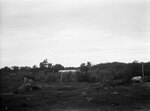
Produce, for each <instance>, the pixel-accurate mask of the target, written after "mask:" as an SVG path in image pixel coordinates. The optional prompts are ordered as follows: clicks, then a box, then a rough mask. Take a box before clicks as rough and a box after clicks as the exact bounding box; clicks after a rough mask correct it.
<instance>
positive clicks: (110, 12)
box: [0, 0, 150, 67]
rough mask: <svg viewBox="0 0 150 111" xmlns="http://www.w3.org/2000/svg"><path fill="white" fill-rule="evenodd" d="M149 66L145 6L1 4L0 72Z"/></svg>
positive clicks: (142, 2)
mask: <svg viewBox="0 0 150 111" xmlns="http://www.w3.org/2000/svg"><path fill="white" fill-rule="evenodd" d="M46 58H47V59H48V62H49V63H53V64H57V63H59V64H62V65H63V66H66V67H68V66H75V67H76V66H80V64H81V63H86V62H87V61H91V63H92V64H98V63H105V62H114V61H118V62H126V63H128V62H133V61H134V60H138V61H139V62H149V61H150V1H148V0H0V67H4V66H9V67H10V66H33V65H37V66H38V65H39V63H40V62H41V61H43V60H44V59H46Z"/></svg>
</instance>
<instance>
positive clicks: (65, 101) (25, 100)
mask: <svg viewBox="0 0 150 111" xmlns="http://www.w3.org/2000/svg"><path fill="white" fill-rule="evenodd" d="M0 98H1V111H150V89H149V86H148V85H144V84H137V85H131V86H115V87H107V86H102V85H100V84H89V83H62V84H59V83H51V84H47V85H44V87H43V88H42V89H38V90H34V91H31V92H27V93H25V94H6V93H5V94H1V96H0Z"/></svg>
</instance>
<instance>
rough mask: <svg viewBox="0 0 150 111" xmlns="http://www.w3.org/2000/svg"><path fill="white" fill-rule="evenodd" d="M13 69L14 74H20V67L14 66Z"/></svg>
mask: <svg viewBox="0 0 150 111" xmlns="http://www.w3.org/2000/svg"><path fill="white" fill-rule="evenodd" d="M11 68H12V69H13V71H14V72H18V71H19V67H18V66H12V67H11Z"/></svg>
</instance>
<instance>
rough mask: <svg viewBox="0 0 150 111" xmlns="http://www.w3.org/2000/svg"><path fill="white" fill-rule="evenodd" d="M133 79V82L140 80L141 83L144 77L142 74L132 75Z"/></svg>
mask: <svg viewBox="0 0 150 111" xmlns="http://www.w3.org/2000/svg"><path fill="white" fill-rule="evenodd" d="M131 81H132V82H133V83H135V82H140V83H141V82H142V77H141V76H135V77H132V79H131Z"/></svg>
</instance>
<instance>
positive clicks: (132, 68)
mask: <svg viewBox="0 0 150 111" xmlns="http://www.w3.org/2000/svg"><path fill="white" fill-rule="evenodd" d="M143 64H144V75H145V76H150V62H147V63H143ZM63 69H66V70H67V69H68V70H71V69H75V70H78V69H80V71H77V72H76V78H77V81H78V82H100V83H107V82H109V83H110V84H113V82H114V83H115V84H118V83H119V84H127V83H130V80H131V78H132V77H133V76H142V63H139V62H138V61H133V62H132V63H120V62H112V63H101V64H97V65H91V62H87V63H82V64H81V65H80V66H79V67H64V66H63V65H61V64H55V65H53V64H52V63H49V62H48V60H47V59H44V60H43V61H42V62H40V63H39V67H38V66H37V65H34V66H33V67H28V66H23V67H18V66H12V67H11V68H10V67H4V68H1V69H0V73H1V75H2V77H3V75H9V74H10V75H12V74H11V73H13V74H14V75H17V74H18V75H17V76H18V77H20V75H22V76H23V75H32V74H33V76H35V78H38V79H39V80H40V79H42V78H44V79H45V81H59V80H57V79H58V78H59V77H60V75H59V73H58V71H59V70H63ZM19 74H20V75H19Z"/></svg>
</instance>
